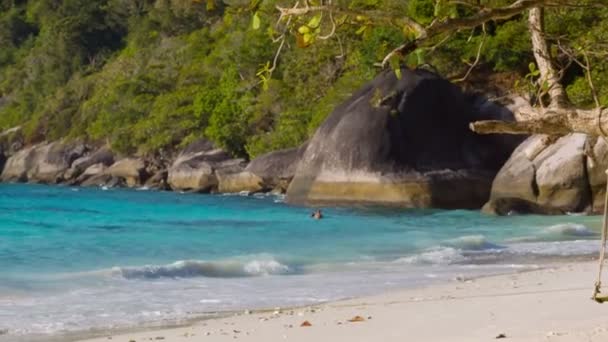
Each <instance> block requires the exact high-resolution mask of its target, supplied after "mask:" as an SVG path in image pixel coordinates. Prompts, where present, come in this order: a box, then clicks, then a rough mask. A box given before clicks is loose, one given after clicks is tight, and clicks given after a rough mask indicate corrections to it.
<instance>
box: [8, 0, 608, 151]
mask: <svg viewBox="0 0 608 342" xmlns="http://www.w3.org/2000/svg"><path fill="white" fill-rule="evenodd" d="M483 2H491V3H500V2H501V1H500V0H482V1H481V3H483ZM502 2H506V1H502ZM289 3H290V2H289V1H278V0H264V1H252V2H250V1H243V0H241V1H238V0H232V1H228V0H226V1H224V2H222V1H219V0H214V1H196V0H30V1H25V0H0V130H3V129H8V128H11V127H14V126H18V125H21V126H22V127H23V133H24V135H25V138H26V140H27V142H29V143H33V142H37V141H42V140H55V139H59V138H68V139H85V140H88V141H93V142H109V144H110V145H111V146H112V148H113V149H115V150H117V151H119V152H123V153H139V154H154V153H158V152H159V151H167V150H172V149H175V148H177V147H181V146H183V145H185V144H187V143H189V142H191V141H193V140H194V139H196V138H199V137H203V136H204V137H207V138H209V139H211V140H213V141H214V142H216V143H217V144H219V145H220V146H222V147H224V148H226V149H227V150H229V151H230V152H231V153H233V154H234V155H237V156H245V157H250V158H251V157H255V156H256V155H259V154H261V153H264V152H267V151H271V150H275V149H279V148H285V147H292V146H296V145H298V144H300V143H302V142H303V141H305V140H306V139H308V138H309V137H310V136H311V134H312V132H314V129H315V128H316V127H317V126H318V125H319V124H320V123H321V122H322V121H323V119H324V118H325V117H326V116H327V115H328V114H329V113H330V112H331V111H332V109H333V108H334V107H335V106H336V105H338V104H339V103H340V102H342V101H343V100H345V99H346V98H348V97H349V96H350V94H351V93H352V92H353V91H354V90H356V89H357V88H358V87H359V86H361V85H362V84H363V83H364V82H366V81H368V80H370V79H371V78H373V77H374V76H375V75H376V74H377V72H378V71H379V68H378V67H377V66H376V65H375V64H376V63H377V62H379V61H381V60H382V58H383V57H384V56H385V55H386V54H387V53H388V52H389V51H391V50H392V49H393V48H394V47H395V46H397V45H398V44H400V43H401V42H402V41H403V39H404V35H407V34H409V33H408V32H406V31H405V30H403V27H400V26H399V25H394V24H393V23H391V21H390V20H389V21H385V22H383V23H380V24H379V23H378V22H374V23H371V22H369V23H368V22H367V21H366V18H360V17H354V16H342V17H339V18H336V22H337V30H336V34H335V35H333V36H332V37H331V39H327V40H320V39H318V40H316V41H315V42H314V44H301V42H296V39H295V38H294V37H293V36H290V38H289V39H288V40H287V44H286V46H285V47H284V48H283V49H282V51H281V54H280V56H278V59H277V61H278V63H277V68H276V70H274V72H273V73H272V77H271V79H270V80H267V81H265V82H263V77H265V75H266V73H264V72H263V71H264V70H265V69H267V68H268V65H271V64H272V61H273V59H274V57H275V53H276V51H277V48H278V46H277V44H273V40H272V37H273V36H276V32H275V30H274V25H275V22H276V20H277V18H278V15H277V13H276V9H275V6H276V4H283V5H289ZM346 3H347V4H348V6H349V7H350V8H352V9H355V10H356V9H365V10H373V9H378V10H382V11H384V12H389V13H398V14H403V13H405V14H407V15H409V16H412V17H414V18H416V19H417V20H418V21H419V22H421V23H424V22H425V21H430V20H431V18H433V17H434V15H435V14H436V13H435V12H436V11H437V10H438V7H437V3H436V1H435V0H409V1H405V0H353V1H347V2H346ZM458 11H466V8H459V9H458ZM458 11H455V13H453V14H450V15H454V16H457V15H459V13H458ZM607 19H608V10H606V9H598V8H588V7H585V6H579V7H570V8H550V9H547V13H546V26H547V27H546V31H547V34H548V38H549V40H550V39H551V37H558V38H559V37H567V39H568V40H567V41H568V43H569V46H574V47H577V46H578V47H580V49H579V50H576V51H583V52H585V51H587V48H588V47H601V48H603V51H607V50H608V47H606V46H605V44H606V42H607V41H608V20H607ZM303 20H304V19H303ZM309 24H310V23H309ZM312 24H314V23H312ZM311 26H313V25H311ZM558 38H556V39H558ZM481 40H483V45H481V49H480V48H479V46H480V42H481ZM602 44H604V45H602ZM304 46H305V47H304ZM552 48H553V49H557V48H558V47H557V44H554V46H553V47H552ZM478 51H480V52H481V53H480V54H479V63H477V66H476V69H475V71H474V73H473V75H471V76H470V77H469V78H470V79H475V78H476V77H477V78H479V75H480V74H481V75H503V76H504V77H502V78H501V77H498V78H496V77H495V78H492V79H494V80H496V79H500V80H501V82H502V83H503V84H502V85H503V86H506V87H513V88H514V89H515V90H517V91H520V92H527V93H534V88H535V87H537V86H538V85H536V84H535V83H534V77H535V73H534V70H535V68H534V65H533V64H532V65H531V63H533V61H534V57H533V54H532V51H531V48H530V37H529V32H528V29H527V22H526V16H525V15H521V16H516V17H514V18H513V19H510V20H506V21H501V22H491V23H489V24H487V25H486V26H485V33H484V32H483V30H482V29H480V28H478V29H474V30H463V31H462V32H457V33H454V34H453V35H451V36H450V37H449V39H447V40H442V41H437V44H436V45H435V46H434V47H433V48H427V49H424V50H419V51H417V52H416V53H415V54H411V55H410V56H408V58H407V60H405V61H403V62H404V63H406V64H408V65H410V66H416V65H421V64H425V65H427V67H431V68H433V69H435V70H437V71H438V72H440V73H441V74H442V75H444V76H446V77H449V78H452V79H458V78H461V77H462V76H464V75H465V74H466V72H467V70H468V69H469V65H470V64H471V63H474V61H475V60H476V59H477V55H478ZM556 54H557V55H560V53H559V52H557V53H556ZM584 55H585V57H586V58H587V59H588V60H589V63H590V64H591V65H593V69H592V70H593V71H592V73H591V76H592V80H593V84H594V85H595V88H596V90H597V92H598V98H599V100H600V101H601V103H602V104H603V105H607V104H608V63H607V62H606V59H607V58H608V55H607V54H602V53H598V52H594V51H591V52H589V53H585V54H584ZM561 56H562V58H561V59H559V60H558V61H557V62H558V63H560V62H561V63H563V65H561V69H563V70H564V72H563V78H562V79H563V83H564V84H565V85H566V86H567V90H568V95H569V97H570V99H571V100H572V101H573V103H574V104H576V105H577V106H581V107H591V106H593V105H594V100H593V97H592V92H591V89H590V87H589V82H588V80H587V79H586V77H585V73H584V72H583V71H584V70H583V68H582V67H581V66H580V65H578V64H576V63H571V62H570V61H569V59H568V58H567V56H564V55H563V54H561ZM268 63H270V64H268ZM493 82H494V81H493ZM494 85H495V84H488V87H490V86H494Z"/></svg>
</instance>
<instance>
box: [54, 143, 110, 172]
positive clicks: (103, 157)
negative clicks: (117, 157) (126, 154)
mask: <svg viewBox="0 0 608 342" xmlns="http://www.w3.org/2000/svg"><path fill="white" fill-rule="evenodd" d="M95 164H101V165H104V166H110V165H112V164H114V153H112V151H111V150H110V149H109V148H108V147H102V148H100V149H98V150H97V151H95V152H93V153H90V154H88V155H85V156H82V157H80V158H78V159H76V160H74V162H73V163H72V166H71V167H70V169H69V170H68V171H67V172H66V178H67V179H74V178H77V177H79V176H81V174H82V173H83V172H84V171H85V170H86V169H88V168H89V167H90V166H92V165H95Z"/></svg>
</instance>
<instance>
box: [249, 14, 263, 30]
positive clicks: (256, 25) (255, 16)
mask: <svg viewBox="0 0 608 342" xmlns="http://www.w3.org/2000/svg"><path fill="white" fill-rule="evenodd" d="M260 25H261V20H260V16H259V15H258V12H255V13H254V14H253V20H252V21H251V28H253V29H254V30H258V29H259V28H260Z"/></svg>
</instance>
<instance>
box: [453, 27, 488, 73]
mask: <svg viewBox="0 0 608 342" xmlns="http://www.w3.org/2000/svg"><path fill="white" fill-rule="evenodd" d="M482 26H483V37H481V41H480V42H479V46H478V47H477V56H476V57H475V61H474V62H473V64H470V65H469V70H467V73H466V74H464V76H462V77H461V78H458V79H456V80H454V82H456V83H458V82H464V81H466V79H467V78H468V77H469V75H470V74H471V71H473V69H475V67H476V66H477V64H479V60H480V59H481V50H482V49H483V44H484V43H485V41H486V25H485V24H482Z"/></svg>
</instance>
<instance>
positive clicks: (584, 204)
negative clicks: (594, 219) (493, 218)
mask: <svg viewBox="0 0 608 342" xmlns="http://www.w3.org/2000/svg"><path fill="white" fill-rule="evenodd" d="M589 143H590V142H589V141H588V138H587V136H586V135H584V134H570V135H567V136H564V137H561V138H559V139H558V140H557V141H554V142H553V141H550V140H548V138H547V137H545V136H532V137H530V138H528V139H527V140H526V141H525V142H523V143H522V144H521V145H520V146H519V147H518V148H517V149H516V150H515V151H514V152H513V155H512V156H511V158H509V160H508V161H507V163H506V164H505V165H504V166H503V168H502V169H501V170H500V172H499V173H498V175H497V176H496V178H495V179H494V182H493V185H492V192H491V196H490V200H489V201H488V203H487V204H486V205H485V206H484V210H485V211H486V212H489V213H496V214H509V213H540V214H562V213H567V212H580V211H585V210H590V209H591V204H592V199H593V196H594V194H596V195H598V196H603V190H601V188H603V187H604V186H605V185H606V176H605V174H604V175H603V177H602V175H601V173H603V171H601V172H600V171H599V169H603V170H605V169H606V168H605V166H606V165H600V164H596V165H594V166H593V167H588V163H589V161H588V158H589V157H587V154H588V153H587V150H588V146H589V145H588V144H589ZM594 143H595V142H594ZM595 148H596V150H597V151H598V153H599V154H605V150H604V149H605V147H604V146H602V144H600V143H597V144H596V146H595ZM603 150H604V152H601V151H603ZM602 158H604V157H602ZM602 160H605V159H602ZM604 164H605V162H604ZM591 180H592V182H593V186H590V183H591ZM602 205H603V204H602Z"/></svg>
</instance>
